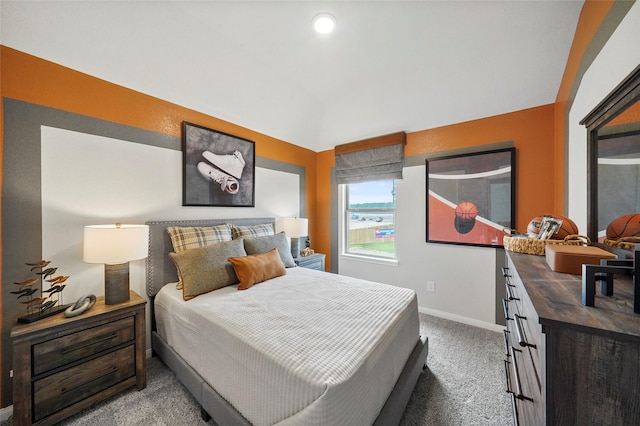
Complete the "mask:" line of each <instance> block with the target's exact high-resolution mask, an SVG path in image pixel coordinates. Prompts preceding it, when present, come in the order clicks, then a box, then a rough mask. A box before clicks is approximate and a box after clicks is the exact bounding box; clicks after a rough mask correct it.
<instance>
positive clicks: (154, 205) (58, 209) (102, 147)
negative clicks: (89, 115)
mask: <svg viewBox="0 0 640 426" xmlns="http://www.w3.org/2000/svg"><path fill="white" fill-rule="evenodd" d="M41 130H42V140H41V149H42V151H41V153H42V154H41V157H42V158H41V162H42V167H41V170H42V256H43V258H44V259H47V260H51V261H52V265H53V266H58V267H59V269H58V274H61V275H70V276H71V278H69V280H68V281H67V283H66V284H67V287H66V288H65V290H64V292H63V296H64V303H70V302H72V301H75V300H76V299H77V298H78V297H80V296H82V295H83V294H88V293H92V294H95V295H97V296H100V295H103V294H104V266H103V265H98V264H88V263H84V262H83V261H82V239H83V232H84V226H85V225H99V224H109V223H116V222H120V223H144V222H146V221H150V220H168V219H182V220H189V219H202V218H232V217H276V218H278V217H291V216H299V206H300V177H299V175H297V174H293V173H287V172H282V171H277V170H271V169H263V168H256V178H255V179H256V182H255V207H253V208H250V207H242V208H240V207H235V208H234V207H183V206H182V152H181V151H176V150H172V149H166V148H159V147H155V146H150V145H144V144H140V143H133V142H128V141H123V140H117V139H112V138H108V137H102V136H95V135H90V134H85V133H80V132H74V131H69V130H62V129H58V128H53V127H45V126H42V129H41ZM145 265H146V264H145V261H144V260H138V261H135V262H131V264H130V280H131V289H132V290H134V291H136V292H137V293H138V294H140V295H141V296H143V297H145V298H146V290H145V285H146V283H145V270H146V266H145Z"/></svg>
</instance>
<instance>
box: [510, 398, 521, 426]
mask: <svg viewBox="0 0 640 426" xmlns="http://www.w3.org/2000/svg"><path fill="white" fill-rule="evenodd" d="M511 413H512V414H513V426H519V425H520V423H519V422H518V406H517V405H516V396H515V395H514V394H511Z"/></svg>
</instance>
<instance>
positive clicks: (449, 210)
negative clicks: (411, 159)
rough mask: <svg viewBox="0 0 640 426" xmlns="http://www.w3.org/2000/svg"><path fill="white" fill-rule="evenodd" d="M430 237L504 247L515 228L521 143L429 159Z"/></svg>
mask: <svg viewBox="0 0 640 426" xmlns="http://www.w3.org/2000/svg"><path fill="white" fill-rule="evenodd" d="M426 166H427V197H426V198H427V242H430V243H445V244H465V245H473V246H485V247H499V246H502V245H503V242H502V241H503V240H502V238H503V236H504V235H505V234H504V231H503V230H504V228H508V229H512V228H514V227H515V148H506V149H498V150H492V151H484V152H475V153H471V154H458V155H450V156H444V157H437V158H431V159H427V160H426Z"/></svg>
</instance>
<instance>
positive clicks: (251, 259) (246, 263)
mask: <svg viewBox="0 0 640 426" xmlns="http://www.w3.org/2000/svg"><path fill="white" fill-rule="evenodd" d="M228 261H229V263H231V265H233V269H234V270H235V271H236V275H237V276H238V279H239V280H240V284H238V290H246V289H248V288H249V287H251V286H253V285H254V284H258V283H261V282H263V281H266V280H269V279H271V278H275V277H279V276H282V275H284V274H286V273H287V270H286V269H285V267H284V263H282V260H281V259H280V253H279V252H278V249H277V248H275V247H274V248H273V249H271V250H269V251H268V252H266V253H262V254H253V255H250V256H243V257H230V258H229V259H228Z"/></svg>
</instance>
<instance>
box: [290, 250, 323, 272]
mask: <svg viewBox="0 0 640 426" xmlns="http://www.w3.org/2000/svg"><path fill="white" fill-rule="evenodd" d="M324 258H325V255H324V254H321V253H314V254H312V255H311V256H299V257H296V258H294V259H293V260H294V261H295V262H296V265H298V266H299V267H301V268H308V269H317V270H318V271H324Z"/></svg>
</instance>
